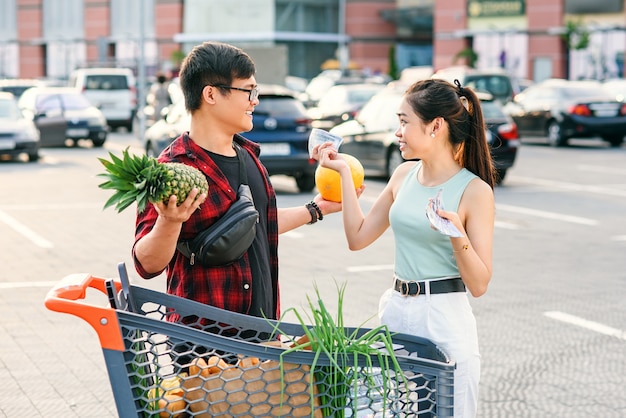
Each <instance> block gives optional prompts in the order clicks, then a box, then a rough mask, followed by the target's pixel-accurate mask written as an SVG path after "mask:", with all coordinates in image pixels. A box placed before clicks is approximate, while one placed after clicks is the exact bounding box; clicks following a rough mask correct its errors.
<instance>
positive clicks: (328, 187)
mask: <svg viewBox="0 0 626 418" xmlns="http://www.w3.org/2000/svg"><path fill="white" fill-rule="evenodd" d="M339 155H341V156H342V157H343V159H344V160H345V161H346V162H347V163H348V166H350V171H351V172H352V181H354V187H355V188H357V189H358V188H359V187H361V186H362V185H363V180H364V179H365V172H364V171H363V166H362V165H361V162H360V161H359V160H357V159H356V158H355V157H353V156H352V155H350V154H343V153H339ZM315 185H316V186H317V190H318V191H319V193H320V195H322V197H323V198H324V199H326V200H330V201H333V202H341V178H340V176H339V173H338V172H336V171H335V170H331V169H330V168H326V167H322V166H317V169H316V170H315Z"/></svg>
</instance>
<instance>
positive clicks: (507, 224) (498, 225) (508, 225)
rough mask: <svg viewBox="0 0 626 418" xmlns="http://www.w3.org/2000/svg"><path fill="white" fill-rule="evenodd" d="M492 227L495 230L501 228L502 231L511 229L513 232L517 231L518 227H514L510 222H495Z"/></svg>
mask: <svg viewBox="0 0 626 418" xmlns="http://www.w3.org/2000/svg"><path fill="white" fill-rule="evenodd" d="M494 226H495V227H496V228H502V229H513V230H515V229H519V225H516V224H514V223H511V222H502V221H495V222H494Z"/></svg>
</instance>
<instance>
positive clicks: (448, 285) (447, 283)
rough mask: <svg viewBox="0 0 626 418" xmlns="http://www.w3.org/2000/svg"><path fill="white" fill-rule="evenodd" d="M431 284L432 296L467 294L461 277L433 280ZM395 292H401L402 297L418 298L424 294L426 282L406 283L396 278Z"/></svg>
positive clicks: (411, 281) (412, 281)
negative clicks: (454, 293) (439, 294)
mask: <svg viewBox="0 0 626 418" xmlns="http://www.w3.org/2000/svg"><path fill="white" fill-rule="evenodd" d="M429 283H430V294H437V293H452V292H465V285H464V284H463V280H461V278H460V277H454V278H452V279H444V280H432V281H430V282H429ZM393 288H394V290H396V291H397V292H400V293H401V294H402V296H417V295H419V294H424V292H425V290H426V282H416V281H414V280H410V281H406V280H402V279H398V278H396V280H395V282H394V286H393Z"/></svg>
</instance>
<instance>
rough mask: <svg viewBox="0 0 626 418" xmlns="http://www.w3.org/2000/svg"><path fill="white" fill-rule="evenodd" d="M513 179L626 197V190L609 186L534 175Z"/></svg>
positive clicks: (545, 185)
mask: <svg viewBox="0 0 626 418" xmlns="http://www.w3.org/2000/svg"><path fill="white" fill-rule="evenodd" d="M511 178H512V179H513V178H514V179H515V180H519V181H522V182H524V183H528V184H534V185H536V186H543V187H552V188H555V189H563V190H572V191H576V192H589V193H597V194H605V195H609V196H618V197H626V190H617V189H609V188H607V187H600V186H593V185H586V184H577V183H569V182H565V181H554V180H544V179H539V178H534V177H522V176H512V177H511Z"/></svg>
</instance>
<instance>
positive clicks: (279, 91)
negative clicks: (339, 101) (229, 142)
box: [144, 84, 317, 192]
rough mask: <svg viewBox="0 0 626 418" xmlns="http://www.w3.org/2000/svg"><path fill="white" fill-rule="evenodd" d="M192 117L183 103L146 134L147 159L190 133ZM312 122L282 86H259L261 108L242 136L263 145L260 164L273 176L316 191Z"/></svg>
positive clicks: (172, 109)
mask: <svg viewBox="0 0 626 418" xmlns="http://www.w3.org/2000/svg"><path fill="white" fill-rule="evenodd" d="M189 124H190V116H189V114H188V113H187V111H186V109H185V104H184V101H182V100H181V101H179V102H178V103H176V104H174V105H172V106H170V109H169V111H168V112H167V115H166V116H165V118H164V119H161V120H159V121H157V122H156V123H155V124H154V125H152V126H151V127H150V128H149V129H148V130H147V131H146V134H145V137H144V147H145V150H146V153H147V154H148V155H153V156H158V155H159V154H160V153H161V152H162V151H163V149H165V148H166V147H167V146H168V145H169V144H170V142H172V140H174V139H175V138H177V137H178V136H179V135H180V134H181V133H183V132H185V131H188V130H189ZM310 133H311V119H310V118H309V116H308V115H307V114H306V109H305V108H304V105H303V104H302V103H301V102H300V101H299V100H298V99H297V98H296V96H295V95H294V93H293V92H292V91H291V90H289V89H287V88H285V87H282V86H278V85H269V84H261V85H259V104H258V105H257V106H256V107H255V109H254V115H253V128H252V130H251V131H250V132H245V133H243V135H244V136H245V137H246V138H248V139H250V140H251V141H254V142H257V143H259V144H260V145H261V156H260V158H261V161H262V162H263V164H264V165H265V167H266V168H267V171H268V172H269V174H270V175H275V174H284V175H288V176H292V177H294V178H295V180H296V184H297V186H298V188H299V189H300V190H301V191H303V192H309V191H311V190H313V188H314V187H315V169H316V168H317V162H316V161H315V160H313V159H311V158H310V157H309V151H308V140H309V134H310Z"/></svg>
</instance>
